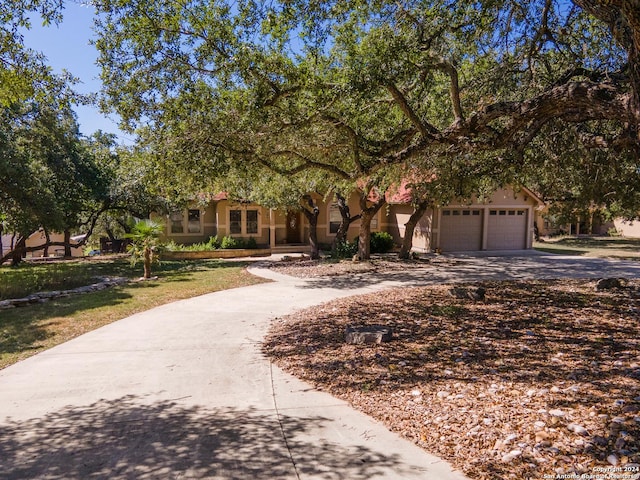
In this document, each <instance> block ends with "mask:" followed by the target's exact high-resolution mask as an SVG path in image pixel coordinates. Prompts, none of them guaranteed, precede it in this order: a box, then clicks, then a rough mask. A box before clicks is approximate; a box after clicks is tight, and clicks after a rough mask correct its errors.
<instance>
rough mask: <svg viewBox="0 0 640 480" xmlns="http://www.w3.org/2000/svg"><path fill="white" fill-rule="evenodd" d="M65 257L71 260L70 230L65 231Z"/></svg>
mask: <svg viewBox="0 0 640 480" xmlns="http://www.w3.org/2000/svg"><path fill="white" fill-rule="evenodd" d="M64 256H65V258H70V257H71V256H72V255H71V232H70V231H69V230H65V231H64Z"/></svg>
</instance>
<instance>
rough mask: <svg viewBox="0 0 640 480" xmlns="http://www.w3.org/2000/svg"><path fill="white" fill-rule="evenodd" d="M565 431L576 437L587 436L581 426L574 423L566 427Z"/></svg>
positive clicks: (587, 433) (586, 432) (585, 430)
mask: <svg viewBox="0 0 640 480" xmlns="http://www.w3.org/2000/svg"><path fill="white" fill-rule="evenodd" d="M567 429H568V430H569V431H571V432H573V433H576V434H578V435H589V432H588V431H587V429H586V428H584V427H583V426H582V425H577V424H575V423H570V424H569V425H567Z"/></svg>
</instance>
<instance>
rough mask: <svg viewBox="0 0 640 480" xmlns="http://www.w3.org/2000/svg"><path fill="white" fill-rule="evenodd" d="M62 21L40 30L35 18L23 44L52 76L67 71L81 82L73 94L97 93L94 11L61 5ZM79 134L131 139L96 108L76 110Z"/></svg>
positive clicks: (112, 118)
mask: <svg viewBox="0 0 640 480" xmlns="http://www.w3.org/2000/svg"><path fill="white" fill-rule="evenodd" d="M65 6H66V8H65V10H64V20H63V22H62V23H61V24H60V25H55V24H53V25H50V26H48V27H42V26H41V20H40V19H39V18H34V19H33V22H32V23H33V26H32V28H31V30H28V31H26V32H24V42H25V45H26V46H27V47H29V48H32V49H34V50H37V51H39V52H42V53H43V54H44V55H45V56H46V57H47V63H48V64H49V65H50V66H51V67H52V68H53V70H54V72H56V73H60V72H62V70H63V69H66V70H68V71H69V72H71V74H73V75H74V76H76V77H78V78H79V79H80V81H81V83H79V84H78V85H76V87H75V90H76V91H78V92H80V93H92V92H97V91H98V90H100V86H101V83H100V78H99V75H100V69H99V68H98V67H97V66H96V59H97V57H98V53H97V51H96V50H95V48H94V47H93V46H92V45H89V40H90V39H91V38H92V37H93V31H92V25H93V15H94V9H93V7H92V6H83V5H81V4H79V3H75V2H65ZM76 113H77V114H78V123H79V124H80V131H81V132H82V133H83V134H84V135H90V134H92V133H93V132H95V131H96V130H102V131H104V132H108V133H115V134H116V135H118V139H119V143H123V144H127V145H129V144H132V143H133V138H132V137H131V136H130V135H127V134H125V133H123V132H121V131H120V130H119V129H118V122H117V116H115V115H109V116H107V115H104V114H102V113H100V111H99V109H98V108H97V107H89V106H86V107H85V106H79V107H77V108H76Z"/></svg>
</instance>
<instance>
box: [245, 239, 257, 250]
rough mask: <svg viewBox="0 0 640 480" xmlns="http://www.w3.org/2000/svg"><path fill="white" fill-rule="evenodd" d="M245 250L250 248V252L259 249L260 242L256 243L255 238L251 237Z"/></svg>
mask: <svg viewBox="0 0 640 480" xmlns="http://www.w3.org/2000/svg"><path fill="white" fill-rule="evenodd" d="M245 248H248V249H249V250H255V249H256V248H258V242H256V239H255V238H253V237H249V239H248V240H247V243H246V244H245Z"/></svg>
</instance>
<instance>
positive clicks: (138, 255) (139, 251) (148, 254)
mask: <svg viewBox="0 0 640 480" xmlns="http://www.w3.org/2000/svg"><path fill="white" fill-rule="evenodd" d="M162 231H163V226H162V224H161V223H158V222H154V221H153V220H147V219H143V220H137V221H136V222H135V223H134V224H133V225H132V227H131V232H130V233H127V234H126V235H125V238H128V239H130V240H131V244H130V245H129V247H128V251H129V253H131V263H132V264H134V265H135V264H136V263H138V261H139V260H140V259H142V263H143V265H144V277H143V278H151V265H152V264H153V262H154V261H157V255H156V253H157V251H158V247H159V246H160V235H161V234H162Z"/></svg>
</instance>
